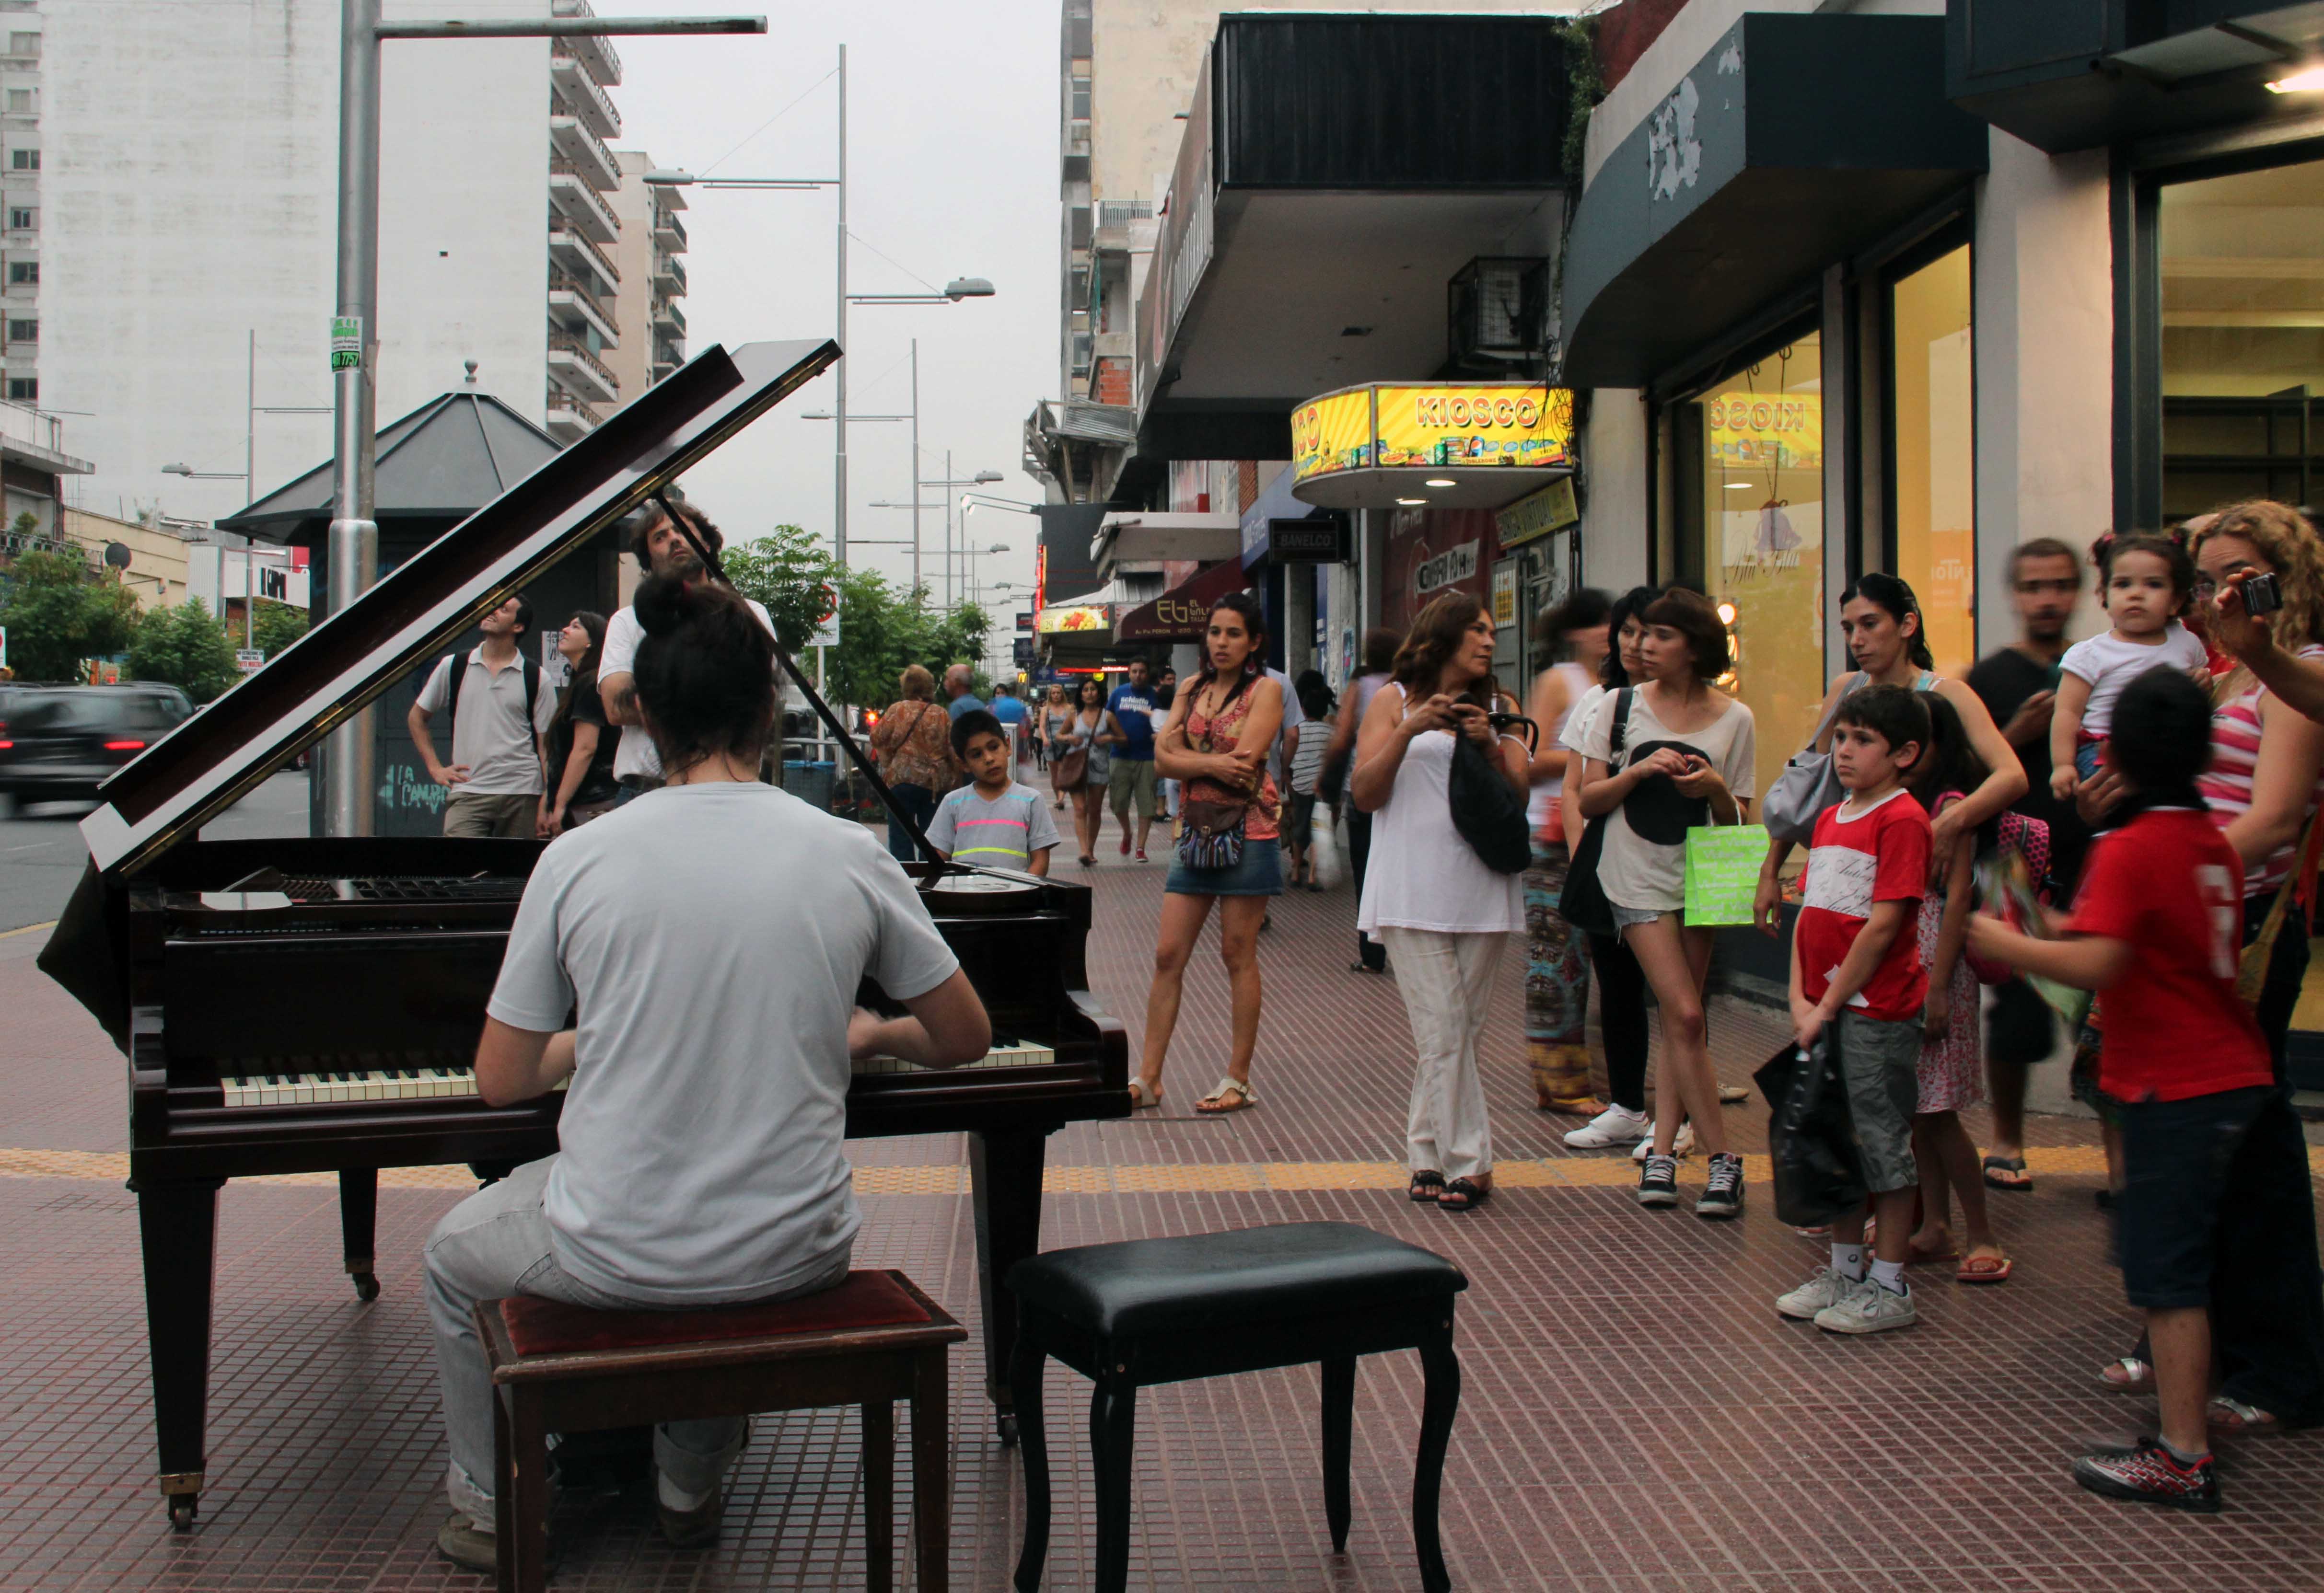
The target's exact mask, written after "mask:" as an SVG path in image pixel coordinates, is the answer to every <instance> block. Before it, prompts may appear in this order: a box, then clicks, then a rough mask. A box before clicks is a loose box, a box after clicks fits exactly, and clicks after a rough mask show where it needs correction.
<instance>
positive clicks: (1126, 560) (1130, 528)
mask: <svg viewBox="0 0 2324 1593" xmlns="http://www.w3.org/2000/svg"><path fill="white" fill-rule="evenodd" d="M1241 546H1242V542H1241V533H1240V529H1239V527H1238V523H1237V520H1236V518H1235V516H1233V515H1231V514H1227V513H1223V512H1217V511H1205V512H1203V513H1187V514H1171V513H1165V512H1159V511H1150V510H1144V509H1121V510H1115V511H1111V512H1109V513H1108V514H1107V515H1106V517H1105V519H1104V520H1102V521H1101V522H1100V523H1099V525H1098V529H1097V535H1096V536H1095V537H1094V538H1093V539H1091V541H1090V560H1091V562H1092V563H1093V564H1094V565H1095V566H1097V573H1098V576H1099V578H1100V579H1101V580H1108V581H1110V580H1112V579H1113V578H1114V577H1115V576H1117V575H1118V574H1120V572H1121V571H1123V570H1126V569H1128V570H1148V571H1150V570H1153V569H1155V568H1157V567H1158V566H1162V565H1165V564H1167V563H1169V562H1171V561H1172V560H1174V559H1187V560H1202V561H1204V562H1207V561H1208V560H1211V559H1213V558H1231V557H1234V555H1235V554H1236V553H1237V552H1238V551H1239V550H1240V548H1241Z"/></svg>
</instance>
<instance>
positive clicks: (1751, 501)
mask: <svg viewBox="0 0 2324 1593" xmlns="http://www.w3.org/2000/svg"><path fill="white" fill-rule="evenodd" d="M1822 372H1823V351H1822V339H1821V336H1819V335H1818V334H1816V333H1814V332H1812V331H1810V332H1803V333H1802V334H1801V335H1800V336H1798V337H1797V338H1795V339H1794V341H1792V342H1791V343H1789V344H1787V345H1784V347H1782V348H1779V349H1777V350H1775V352H1773V353H1771V354H1769V355H1766V357H1765V358H1763V359H1761V360H1759V361H1757V363H1756V364H1751V365H1749V366H1747V367H1745V368H1744V369H1742V370H1740V371H1738V372H1737V373H1734V374H1733V375H1731V376H1729V377H1728V378H1726V379H1725V380H1723V381H1721V382H1719V383H1718V384H1717V385H1715V386H1714V387H1712V388H1711V389H1710V390H1709V391H1705V392H1702V393H1701V394H1699V395H1697V396H1696V398H1695V399H1694V400H1692V403H1691V404H1690V406H1689V408H1690V410H1692V413H1691V414H1689V415H1688V416H1687V417H1686V422H1687V423H1686V425H1685V426H1684V428H1683V432H1682V435H1687V434H1692V437H1690V444H1691V446H1692V447H1695V448H1698V449H1699V450H1700V453H1701V469H1700V472H1699V474H1697V473H1695V472H1687V473H1685V474H1686V475H1696V476H1697V479H1698V480H1699V483H1700V485H1699V487H1694V492H1693V493H1690V494H1689V495H1690V496H1692V495H1694V494H1695V493H1699V494H1700V496H1699V499H1698V501H1697V502H1695V503H1692V504H1683V505H1682V506H1681V511H1682V516H1683V518H1682V520H1681V521H1680V524H1681V526H1682V528H1683V531H1684V532H1685V533H1686V534H1691V535H1692V537H1694V538H1697V539H1699V545H1698V547H1697V548H1694V549H1689V550H1687V551H1688V553H1690V554H1692V556H1693V557H1685V558H1683V564H1684V565H1690V566H1693V567H1694V568H1695V569H1697V570H1699V571H1700V573H1701V582H1702V585H1703V589H1704V590H1705V591H1707V592H1708V593H1709V594H1711V601H1713V602H1714V603H1718V604H1719V605H1720V614H1721V616H1722V617H1723V618H1726V619H1727V621H1728V625H1729V634H1730V637H1731V639H1732V641H1733V648H1734V655H1735V669H1734V673H1733V675H1732V676H1730V677H1729V678H1728V679H1726V680H1723V681H1721V682H1720V686H1722V688H1723V689H1725V690H1728V691H1730V692H1733V693H1734V694H1735V695H1737V696H1738V697H1740V698H1741V699H1742V700H1743V702H1745V703H1746V704H1748V705H1749V707H1750V709H1751V712H1752V714H1753V716H1754V717H1755V719H1756V720H1757V725H1756V728H1757V732H1758V746H1759V768H1758V782H1759V791H1760V794H1761V795H1763V796H1764V795H1765V794H1766V790H1767V787H1769V786H1770V785H1771V784H1772V783H1773V782H1774V780H1775V776H1776V775H1778V774H1780V773H1781V772H1782V771H1783V767H1784V759H1786V758H1787V757H1789V756H1790V755H1791V754H1792V753H1793V752H1794V751H1796V750H1798V749H1799V747H1800V746H1801V744H1802V743H1803V742H1804V741H1806V740H1807V739H1808V734H1809V732H1811V731H1812V730H1813V729H1814V728H1815V712H1816V708H1817V706H1818V704H1820V703H1821V701H1822V700H1823V689H1824V672H1823V392H1822V385H1823V384H1822ZM1692 438H1699V439H1700V441H1699V442H1696V441H1692ZM1682 479H1684V476H1683V477H1682ZM1693 484H1694V483H1689V485H1690V486H1693ZM1690 522H1691V523H1690Z"/></svg>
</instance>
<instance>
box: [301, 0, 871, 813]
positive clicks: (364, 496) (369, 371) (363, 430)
mask: <svg viewBox="0 0 2324 1593" xmlns="http://www.w3.org/2000/svg"><path fill="white" fill-rule="evenodd" d="M766 31H767V19H766V18H765V17H762V16H756V17H753V16H723V17H722V16H708V17H704V16H670V17H594V16H557V17H513V18H492V19H484V20H478V21H473V22H472V21H469V20H466V19H465V18H459V17H432V18H414V19H410V20H408V21H407V20H398V21H396V22H393V23H387V22H383V21H382V20H381V16H380V0H339V216H338V261H337V290H336V292H335V293H334V295H333V302H332V318H331V385H332V392H331V408H332V426H331V529H330V536H329V543H328V546H329V549H330V559H331V590H330V605H331V612H332V613H333V614H339V613H343V612H346V610H347V608H348V607H349V606H351V605H352V604H353V603H355V599H356V598H358V597H360V596H362V595H363V594H364V592H366V591H368V590H369V589H370V588H371V585H372V584H373V582H374V580H376V579H377V577H378V574H379V524H378V522H377V521H376V520H374V519H373V517H372V511H373V506H374V491H373V486H374V474H375V471H376V466H377V465H378V452H379V437H378V430H377V425H376V407H377V396H378V395H377V389H376V386H375V378H374V360H375V356H376V355H377V353H378V349H379V327H378V323H377V321H376V319H375V316H376V314H377V308H378V302H379V47H380V43H381V41H383V40H386V39H543V38H571V37H576V36H578V35H582V34H592V35H596V36H600V37H602V36H604V35H606V34H613V33H622V34H632V33H687V34H692V33H763V32H766ZM843 435H844V433H843ZM372 761H373V760H372V714H371V710H370V709H368V708H364V709H362V710H359V711H358V712H356V713H354V714H349V715H348V716H347V718H346V720H345V721H343V722H342V723H340V725H339V727H338V728H337V730H334V731H333V732H331V733H330V737H329V739H328V740H327V741H326V742H325V743H324V749H323V830H324V833H326V834H328V835H368V834H370V833H371V829H372V823H371V821H372V805H371V790H372Z"/></svg>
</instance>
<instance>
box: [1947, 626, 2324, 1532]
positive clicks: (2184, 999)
mask: <svg viewBox="0 0 2324 1593" xmlns="http://www.w3.org/2000/svg"><path fill="white" fill-rule="evenodd" d="M2210 724H2211V705H2210V703H2209V699H2208V698H2207V697H2206V696H2205V695H2204V693H2203V691H2202V688H2201V687H2199V686H2196V685H2195V684H2194V683H2193V682H2191V681H2190V680H2189V679H2188V678H2187V677H2184V676H2182V675H2181V674H2180V673H2179V672H2178V671H2177V670H2175V669H2158V670H2154V671H2152V672H2150V673H2149V674H2146V675H2143V676H2141V677H2138V678H2137V679H2136V680H2135V681H2133V682H2132V683H2131V684H2130V685H2129V686H2126V687H2125V688H2124V689H2123V694H2122V699H2121V701H2120V703H2119V704H2117V705H2116V710H2115V734H2114V738H2113V741H2111V743H2110V745H2109V747H2108V750H2107V762H2108V764H2109V765H2110V766H2111V767H2112V768H2113V769H2115V771H2116V773H2117V774H2119V775H2120V776H2121V777H2122V778H2123V780H2124V782H2125V783H2126V786H2127V787H2129V789H2130V791H2131V792H2132V794H2133V795H2132V797H2131V800H2130V803H2129V804H2128V808H2129V812H2130V815H2131V816H2129V817H2128V818H2127V820H2122V819H2120V818H2118V819H2117V823H2118V824H2119V827H2118V828H2116V829H2115V830H2113V831H2111V832H2109V833H2106V834H2104V835H2102V836H2100V837H2099V838H2098V841H2097V843H2095V845H2094V846H2093V848H2092V851H2091V852H2090V855H2089V861H2087V862H2086V863H2085V864H2084V865H2083V870H2082V887H2081V893H2080V897H2079V898H2077V899H2076V901H2075V904H2074V911H2073V916H2071V917H2070V918H2069V919H2067V920H2066V921H2065V922H2064V923H2063V924H2062V925H2060V926H2059V927H2060V928H2061V930H2062V931H2063V932H2064V933H2065V934H2066V935H2068V936H2070V938H2068V939H2063V940H2036V939H2033V938H2032V937H2030V936H2028V935H2021V934H2018V933H2017V932H2015V930H2012V929H2009V928H2006V927H2005V926H2004V925H2002V924H2001V923H1999V922H1998V921H1997V920H1996V919H1993V918H1990V917H1984V916H1980V917H1978V918H1975V919H1972V920H1971V921H1970V923H1969V946H1970V948H1971V949H1972V950H1974V951H1975V952H1977V953H1978V955H1980V956H1984V957H1990V958H1992V959H1994V960H1995V961H1997V962H2006V963H2008V964H2010V965H2011V966H2013V967H2015V968H2020V969H2023V970H2025V971H2028V972H2032V973H2038V974H2042V975H2044V976H2046V977H2047V978H2050V979H2054V980H2057V981H2060V982H2061V983H2063V984H2069V985H2073V986H2076V987H2077V988H2080V989H2082V990H2104V991H2105V992H2106V1040H2105V1048H2104V1050H2103V1051H2102V1052H2101V1053H2100V1054H2099V1058H2098V1070H2099V1071H2098V1087H2099V1089H2100V1090H2101V1091H2104V1092H2105V1093H2106V1095H2107V1097H2108V1098H2109V1099H2110V1100H2113V1101H2114V1102H2115V1103H2116V1111H2117V1113H2118V1115H2119V1118H2120V1120H2121V1126H2122V1150H2123V1166H2124V1173H2125V1182H2124V1185H2123V1188H2122V1191H2121V1192H2120V1194H2119V1195H2117V1196H2116V1216H2117V1220H2118V1222H2119V1224H2120V1233H2119V1237H2120V1240H2121V1247H2120V1248H2121V1252H2122V1280H2123V1288H2124V1292H2125V1293H2126V1294H2127V1295H2128V1296H2129V1298H2130V1303H2132V1304H2133V1305H2135V1306H2139V1307H2141V1308H2143V1309H2144V1311H2145V1312H2146V1321H2147V1333H2148V1337H2149V1339H2150V1340H2151V1341H2152V1342H2153V1359H2154V1386H2155V1394H2156V1396H2157V1399H2158V1402H2159V1404H2161V1407H2162V1414H2163V1433H2162V1440H2161V1441H2160V1442H2157V1441H2155V1440H2153V1439H2151V1438H2142V1439H2140V1440H2139V1441H2138V1442H2137V1443H2136V1444H2135V1445H2134V1446H2132V1447H2131V1448H2129V1449H2120V1450H2098V1451H2097V1452H2095V1453H2092V1454H2089V1455H2085V1456H2083V1457H2082V1458H2081V1459H2079V1460H2077V1461H2075V1462H2074V1480H2075V1481H2076V1482H2078V1483H2080V1484H2081V1486H2082V1487H2086V1488H2089V1490H2090V1491H2091V1492H2093V1493H2097V1494H2103V1495H2105V1496H2107V1497H2109V1498H2116V1499H2133V1500H2137V1501H2140V1502H2143V1503H2147V1504H2155V1505H2167V1506H2172V1507H2174V1508H2177V1509H2181V1510H2198V1511H2202V1512H2205V1513H2206V1514H2208V1513H2209V1512H2212V1511H2216V1510H2218V1507H2219V1489H2218V1479H2217V1478H2216V1476H2215V1475H2214V1473H2213V1470H2212V1466H2211V1454H2210V1440H2209V1434H2208V1432H2206V1426H2205V1413H2204V1402H2205V1398H2206V1396H2207V1395H2208V1394H2209V1391H2210V1377H2211V1324H2210V1318H2209V1307H2210V1304H2211V1288H2212V1278H2213V1275H2214V1269H2215V1267H2217V1266H2219V1265H2221V1264H2222V1263H2223V1262H2224V1263H2225V1264H2227V1266H2231V1267H2246V1266H2249V1267H2261V1268H2268V1269H2272V1270H2274V1269H2281V1270H2284V1271H2286V1272H2287V1273H2288V1272H2291V1271H2292V1270H2294V1269H2299V1270H2301V1271H2302V1272H2303V1273H2304V1275H2306V1276H2308V1277H2311V1278H2312V1277H2313V1276H2314V1275H2315V1268H2316V1237H2315V1209H2314V1200H2313V1196H2312V1195H2311V1194H2310V1192H2309V1180H2308V1171H2307V1153H2306V1149H2305V1147H2304V1146H2303V1145H2302V1144H2301V1139H2300V1136H2299V1126H2298V1124H2297V1123H2296V1122H2295V1121H2293V1119H2292V1116H2291V1114H2290V1112H2289V1110H2286V1109H2285V1107H2284V1104H2283V1100H2282V1092H2281V1091H2279V1090H2278V1089H2277V1088H2276V1082H2275V1075H2274V1068H2273V1064H2272V1063H2271V1061H2270V1059H2269V1056H2268V1049H2267V1042H2266V1040H2265V1039H2264V1038H2263V1037H2262V1036H2261V1034H2260V1029H2259V1025H2258V1024H2257V1023H2256V1022H2255V1021H2254V1020H2253V1017H2252V1015H2251V1011H2250V1009H2249V1008H2246V1006H2245V1005H2244V1003H2243V1001H2242V999H2240V998H2239V997H2238V996H2237V995H2236V962H2237V955H2238V953H2239V952H2240V950H2241V947H2242V939H2243V935H2242V926H2243V877H2244V867H2243V863H2242V861H2240V860H2239V859H2238V858H2237V857H2236V852H2235V849H2234V848H2233V847H2231V846H2229V845H2228V844H2227V841H2226V839H2225V838H2224V837H2223V836H2222V835H2221V834H2220V833H2219V832H2218V829H2217V828H2216V827H2215V826H2214V825H2213V824H2211V822H2210V819H2209V815H2207V814H2206V813H2205V812H2204V808H2203V799H2202V797H2201V796H2200V795H2199V794H2198V793H2197V791H2196V789H2195V778H2196V776H2198V775H2199V774H2200V773H2201V772H2202V770H2203V767H2204V765H2205V764H2207V763H2209V761H2210ZM2307 1288H2308V1291H2309V1292H2310V1294H2312V1293H2313V1291H2314V1289H2315V1285H2314V1284H2312V1283H2310V1284H2309V1285H2307ZM2294 1314H2295V1315H2301V1316H2302V1320H2312V1319H2313V1315H2314V1313H2313V1312H2307V1313H2294ZM2277 1331H2289V1332H2292V1333H2294V1334H2295V1336H2297V1329H2296V1327H2295V1325H2294V1324H2293V1322H2292V1321H2291V1320H2290V1319H2287V1321H2284V1322H2282V1323H2279V1324H2277ZM2308 1337H2310V1339H2312V1338H2313V1337H2314V1335H2313V1334H2310V1335H2308ZM2286 1360H2287V1363H2288V1364H2292V1365H2300V1364H2305V1365H2307V1367H2309V1370H2310V1384H2311V1386H2310V1388H2309V1389H2308V1390H2307V1391H2305V1396H2304V1397H2303V1395H2302V1393H2301V1391H2296V1390H2292V1389H2288V1388H2270V1389H2260V1388H2239V1387H2238V1386H2236V1377H2235V1375H2234V1373H2233V1370H2232V1368H2231V1375H2230V1379H2229V1382H2230V1388H2229V1392H2230V1393H2232V1394H2233V1395H2235V1397H2236V1398H2238V1399H2241V1398H2245V1397H2246V1395H2248V1396H2249V1398H2250V1399H2251V1400H2253V1401H2255V1402H2262V1403H2261V1408H2264V1409H2268V1410H2272V1411H2277V1412H2284V1413H2294V1412H2297V1411H2299V1409H2300V1407H2301V1404H2312V1403H2313V1399H2314V1387H2313V1381H2314V1377H2313V1374H2314V1372H2315V1369H2316V1365H2317V1362H2318V1361H2319V1346H2317V1345H2315V1344H2313V1343H2310V1344H2309V1345H2307V1346H2305V1347H2304V1348H2302V1349H2301V1351H2300V1352H2299V1353H2294V1354H2292V1355H2291V1356H2289V1357H2287V1358H2286Z"/></svg>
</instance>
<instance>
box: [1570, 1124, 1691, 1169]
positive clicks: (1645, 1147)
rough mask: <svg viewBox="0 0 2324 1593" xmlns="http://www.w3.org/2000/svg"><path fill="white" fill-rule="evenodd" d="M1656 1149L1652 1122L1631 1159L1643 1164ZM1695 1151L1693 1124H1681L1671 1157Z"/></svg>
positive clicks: (1672, 1142) (1631, 1152) (1634, 1149)
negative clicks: (1647, 1154) (1649, 1153)
mask: <svg viewBox="0 0 2324 1593" xmlns="http://www.w3.org/2000/svg"><path fill="white" fill-rule="evenodd" d="M1577 1132H1578V1130H1577ZM1654 1148H1655V1126H1654V1124H1652V1123H1651V1122H1650V1123H1648V1124H1647V1125H1646V1137H1645V1138H1644V1139H1641V1140H1639V1141H1638V1143H1637V1145H1636V1146H1633V1147H1631V1150H1630V1159H1631V1160H1632V1161H1634V1162H1643V1161H1645V1160H1646V1153H1647V1152H1648V1151H1650V1150H1652V1149H1654ZM1693 1150H1694V1125H1693V1124H1692V1123H1681V1124H1680V1125H1679V1126H1678V1137H1677V1138H1675V1139H1674V1140H1672V1141H1671V1155H1673V1156H1689V1155H1691V1154H1692V1152H1693Z"/></svg>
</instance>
